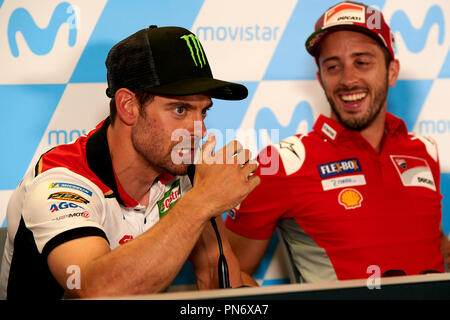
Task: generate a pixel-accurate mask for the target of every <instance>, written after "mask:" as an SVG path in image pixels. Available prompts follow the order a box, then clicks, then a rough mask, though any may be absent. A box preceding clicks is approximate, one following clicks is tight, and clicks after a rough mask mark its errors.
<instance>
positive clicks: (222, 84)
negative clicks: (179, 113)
mask: <svg viewBox="0 0 450 320" xmlns="http://www.w3.org/2000/svg"><path fill="white" fill-rule="evenodd" d="M145 90H146V91H148V92H150V93H153V94H164V95H173V96H188V95H193V94H199V93H206V92H209V93H210V94H211V97H212V98H215V99H221V100H243V99H245V98H247V96H248V90H247V88H246V87H245V86H244V85H242V84H239V83H233V82H228V81H223V80H217V79H212V78H194V79H183V80H179V81H176V82H172V83H169V84H165V85H161V86H156V87H150V88H145Z"/></svg>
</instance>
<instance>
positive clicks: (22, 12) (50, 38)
mask: <svg viewBox="0 0 450 320" xmlns="http://www.w3.org/2000/svg"><path fill="white" fill-rule="evenodd" d="M77 21H78V16H77V12H76V10H74V7H73V6H72V5H71V4H69V3H67V2H62V3H60V4H59V5H58V6H57V7H56V8H55V10H54V11H53V15H52V17H51V19H50V22H49V24H48V26H47V27H46V28H44V29H41V28H39V27H38V26H37V25H36V23H35V21H34V19H33V17H32V16H31V14H30V13H29V12H28V11H27V10H26V9H24V8H17V9H16V10H14V12H13V13H12V14H11V17H10V18H9V23H8V41H9V48H10V50H11V53H12V55H13V56H14V57H18V56H19V48H18V47H17V39H16V35H17V33H18V32H21V33H22V35H23V37H24V39H25V41H26V42H27V44H28V47H29V48H30V50H31V51H32V52H33V53H34V54H36V55H45V54H47V53H49V52H50V50H51V49H52V48H53V45H54V43H55V38H56V35H57V33H58V30H59V28H60V27H61V25H63V24H64V23H67V24H68V26H69V39H68V44H69V46H71V47H73V46H74V45H75V43H76V41H77Z"/></svg>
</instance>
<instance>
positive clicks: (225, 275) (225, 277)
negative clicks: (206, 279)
mask: <svg viewBox="0 0 450 320" xmlns="http://www.w3.org/2000/svg"><path fill="white" fill-rule="evenodd" d="M187 175H188V177H189V180H190V181H191V185H192V186H194V175H195V165H194V164H191V165H189V167H188V168H187ZM209 221H210V222H211V224H212V227H213V229H214V232H215V233H216V237H217V242H218V244H219V262H218V275H219V288H231V286H230V277H229V272H228V264H227V259H226V258H225V255H224V254H223V248H222V239H221V238H220V233H219V230H218V229H217V224H216V220H214V218H211V219H209Z"/></svg>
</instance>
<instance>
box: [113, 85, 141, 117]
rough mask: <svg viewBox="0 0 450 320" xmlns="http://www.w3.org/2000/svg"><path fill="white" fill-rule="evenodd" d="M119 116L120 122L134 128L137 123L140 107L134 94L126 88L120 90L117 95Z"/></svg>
mask: <svg viewBox="0 0 450 320" xmlns="http://www.w3.org/2000/svg"><path fill="white" fill-rule="evenodd" d="M115 100H116V109H117V115H118V116H119V118H120V120H121V121H122V122H123V123H124V124H126V125H128V126H132V125H134V124H135V123H136V119H137V116H138V114H139V106H138V103H137V100H136V97H135V95H134V93H133V92H132V91H130V90H128V89H126V88H120V89H119V90H117V91H116V95H115Z"/></svg>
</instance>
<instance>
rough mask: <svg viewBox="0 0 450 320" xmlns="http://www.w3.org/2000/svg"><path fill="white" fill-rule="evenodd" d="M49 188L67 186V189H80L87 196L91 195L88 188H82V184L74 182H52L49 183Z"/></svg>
mask: <svg viewBox="0 0 450 320" xmlns="http://www.w3.org/2000/svg"><path fill="white" fill-rule="evenodd" d="M48 188H49V189H52V188H69V189H75V190H78V191H81V192H83V193H85V194H87V195H88V196H92V191H91V190H88V189H86V188H83V187H82V186H79V185H76V184H72V183H67V182H52V183H50V186H49V187H48Z"/></svg>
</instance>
